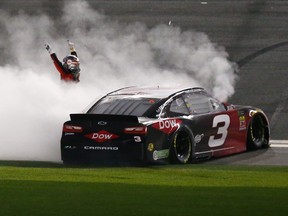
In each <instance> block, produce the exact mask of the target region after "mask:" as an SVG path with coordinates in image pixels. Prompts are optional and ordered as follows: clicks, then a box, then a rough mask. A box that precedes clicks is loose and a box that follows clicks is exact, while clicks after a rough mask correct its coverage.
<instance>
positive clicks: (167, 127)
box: [152, 119, 182, 134]
mask: <svg viewBox="0 0 288 216" xmlns="http://www.w3.org/2000/svg"><path fill="white" fill-rule="evenodd" d="M181 123H182V120H180V119H166V120H160V121H158V122H156V123H154V124H153V125H152V127H153V128H155V129H157V130H160V131H162V132H164V133H166V134H170V133H173V132H174V131H175V130H177V129H178V128H179V125H180V124H181Z"/></svg>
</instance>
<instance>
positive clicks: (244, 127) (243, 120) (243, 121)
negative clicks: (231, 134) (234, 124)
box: [239, 116, 246, 131]
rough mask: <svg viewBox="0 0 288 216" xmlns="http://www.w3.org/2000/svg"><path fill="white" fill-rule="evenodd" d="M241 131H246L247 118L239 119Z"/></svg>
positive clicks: (241, 117)
mask: <svg viewBox="0 0 288 216" xmlns="http://www.w3.org/2000/svg"><path fill="white" fill-rule="evenodd" d="M239 124H240V125H239V130H240V131H241V130H245V129H246V118H245V116H240V117H239Z"/></svg>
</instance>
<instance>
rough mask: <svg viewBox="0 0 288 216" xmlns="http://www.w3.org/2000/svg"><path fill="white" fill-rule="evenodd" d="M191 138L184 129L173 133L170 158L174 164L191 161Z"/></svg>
mask: <svg viewBox="0 0 288 216" xmlns="http://www.w3.org/2000/svg"><path fill="white" fill-rule="evenodd" d="M191 157H192V139H191V136H190V135H189V133H188V132H186V131H185V130H182V131H178V132H176V133H175V135H174V137H173V140H172V145H171V148H170V160H171V162H172V163H176V164H186V163H188V162H191Z"/></svg>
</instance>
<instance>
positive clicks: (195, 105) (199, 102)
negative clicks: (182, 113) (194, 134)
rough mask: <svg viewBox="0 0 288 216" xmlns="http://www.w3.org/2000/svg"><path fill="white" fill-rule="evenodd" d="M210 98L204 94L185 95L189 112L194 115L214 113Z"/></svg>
mask: <svg viewBox="0 0 288 216" xmlns="http://www.w3.org/2000/svg"><path fill="white" fill-rule="evenodd" d="M210 99H211V98H210V97H208V96H207V95H206V94H202V93H199V92H198V93H193V92H192V93H187V94H185V95H184V100H185V102H186V104H187V107H188V109H189V111H190V112H191V113H192V114H202V113H209V112H212V111H213V110H214V109H213V106H212V103H211V101H210Z"/></svg>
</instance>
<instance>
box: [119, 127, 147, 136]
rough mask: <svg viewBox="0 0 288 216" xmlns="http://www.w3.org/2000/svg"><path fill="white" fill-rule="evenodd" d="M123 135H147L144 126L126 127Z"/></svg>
mask: <svg viewBox="0 0 288 216" xmlns="http://www.w3.org/2000/svg"><path fill="white" fill-rule="evenodd" d="M124 133H126V134H147V127H146V126H139V127H128V128H125V129H124Z"/></svg>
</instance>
